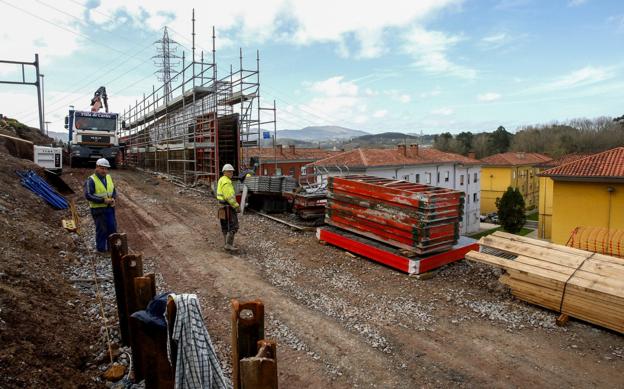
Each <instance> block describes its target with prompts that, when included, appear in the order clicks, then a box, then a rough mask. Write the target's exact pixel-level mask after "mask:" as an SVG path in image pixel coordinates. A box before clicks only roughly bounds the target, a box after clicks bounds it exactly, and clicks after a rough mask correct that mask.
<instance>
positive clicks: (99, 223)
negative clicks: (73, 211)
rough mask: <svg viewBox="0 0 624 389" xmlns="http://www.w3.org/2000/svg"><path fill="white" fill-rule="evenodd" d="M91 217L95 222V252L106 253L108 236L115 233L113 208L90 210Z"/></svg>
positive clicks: (115, 224) (115, 225) (115, 223)
mask: <svg viewBox="0 0 624 389" xmlns="http://www.w3.org/2000/svg"><path fill="white" fill-rule="evenodd" d="M91 216H93V221H94V222H95V245H96V247H97V251H99V252H101V253H103V252H107V251H108V236H109V235H110V234H114V233H116V232H117V221H116V220H115V208H113V207H106V208H91Z"/></svg>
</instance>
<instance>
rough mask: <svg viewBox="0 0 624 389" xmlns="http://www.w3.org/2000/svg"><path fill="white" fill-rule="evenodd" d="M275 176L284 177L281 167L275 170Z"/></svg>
mask: <svg viewBox="0 0 624 389" xmlns="http://www.w3.org/2000/svg"><path fill="white" fill-rule="evenodd" d="M275 175H276V176H281V175H282V168H281V167H278V168H277V169H276V170H275Z"/></svg>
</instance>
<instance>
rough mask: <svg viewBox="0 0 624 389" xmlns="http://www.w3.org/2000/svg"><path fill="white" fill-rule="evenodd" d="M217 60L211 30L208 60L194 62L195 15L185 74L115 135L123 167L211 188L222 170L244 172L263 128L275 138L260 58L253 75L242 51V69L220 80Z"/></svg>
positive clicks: (138, 105)
mask: <svg viewBox="0 0 624 389" xmlns="http://www.w3.org/2000/svg"><path fill="white" fill-rule="evenodd" d="M159 54H160V53H159ZM215 58H216V50H215V30H214V27H213V33H212V53H211V58H209V59H207V58H205V56H204V52H203V51H201V54H200V58H199V59H197V58H196V57H195V15H194V12H193V47H192V57H191V60H190V61H189V60H188V58H186V56H185V52H182V56H181V70H180V71H179V72H177V73H174V74H172V75H171V76H170V77H167V79H168V80H169V81H168V82H163V84H162V85H160V86H159V87H158V88H156V87H155V86H153V87H152V92H151V93H150V94H143V98H142V99H140V100H138V99H137V100H136V102H135V104H134V105H131V106H129V107H128V108H127V109H126V110H124V112H123V115H122V125H121V127H120V130H119V134H118V135H119V139H120V142H121V144H123V158H124V163H125V164H126V165H128V166H132V167H136V168H139V169H144V170H148V171H154V172H159V173H163V174H167V175H168V176H170V177H171V178H172V179H174V180H176V181H178V182H179V183H181V184H184V185H193V184H196V183H198V182H206V183H211V182H213V181H215V180H217V179H218V178H219V174H220V171H221V168H222V167H223V165H224V164H226V163H229V164H232V165H233V166H234V168H235V169H236V170H237V171H239V170H240V167H242V165H246V162H247V161H248V160H249V155H248V151H247V148H248V147H254V146H257V145H259V144H260V137H261V135H262V130H261V127H262V126H266V127H268V126H272V128H271V129H272V130H273V131H275V129H276V120H275V119H276V112H275V104H273V107H270V108H263V107H261V106H260V53H259V52H258V51H256V61H255V67H252V68H248V67H245V63H244V58H243V51H242V49H241V50H240V55H239V63H238V69H236V70H235V69H234V67H233V66H232V65H230V67H229V71H228V72H227V74H226V75H225V76H219V74H218V72H217V64H216V60H215ZM267 111H269V112H267ZM263 116H264V117H268V119H266V120H262V117H263ZM266 127H265V128H266Z"/></svg>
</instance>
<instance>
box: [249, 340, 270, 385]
mask: <svg viewBox="0 0 624 389" xmlns="http://www.w3.org/2000/svg"><path fill="white" fill-rule="evenodd" d="M257 347H258V354H256V356H254V357H251V358H244V359H241V361H240V381H241V389H277V388H278V382H277V345H276V343H275V341H272V340H260V341H259V342H258V345H257Z"/></svg>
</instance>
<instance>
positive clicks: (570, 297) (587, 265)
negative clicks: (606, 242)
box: [466, 231, 624, 333]
mask: <svg viewBox="0 0 624 389" xmlns="http://www.w3.org/2000/svg"><path fill="white" fill-rule="evenodd" d="M479 244H480V245H481V252H476V251H471V252H469V253H468V254H466V258H467V259H470V260H473V261H477V262H482V263H487V264H490V265H494V266H497V267H499V268H502V269H505V270H506V272H507V274H504V275H502V276H501V278H500V281H501V282H502V283H503V284H505V285H508V286H509V287H510V288H511V291H512V293H513V295H514V296H516V297H518V298H519V299H521V300H524V301H527V302H529V303H532V304H536V305H539V306H542V307H545V308H548V309H552V310H554V311H557V312H561V313H563V314H566V315H568V316H570V317H574V318H577V319H581V320H584V321H587V322H590V323H593V324H596V325H600V326H603V327H606V328H609V329H611V330H614V331H617V332H620V333H624V260H623V259H621V258H615V257H610V256H607V255H602V254H597V253H592V252H588V251H583V250H579V249H575V248H571V247H567V246H562V245H557V244H553V243H547V242H543V241H540V240H536V239H530V238H525V237H521V236H517V235H512V234H508V233H504V232H500V231H499V232H495V233H494V234H492V235H488V236H485V237H483V238H481V240H480V241H479Z"/></svg>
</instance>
